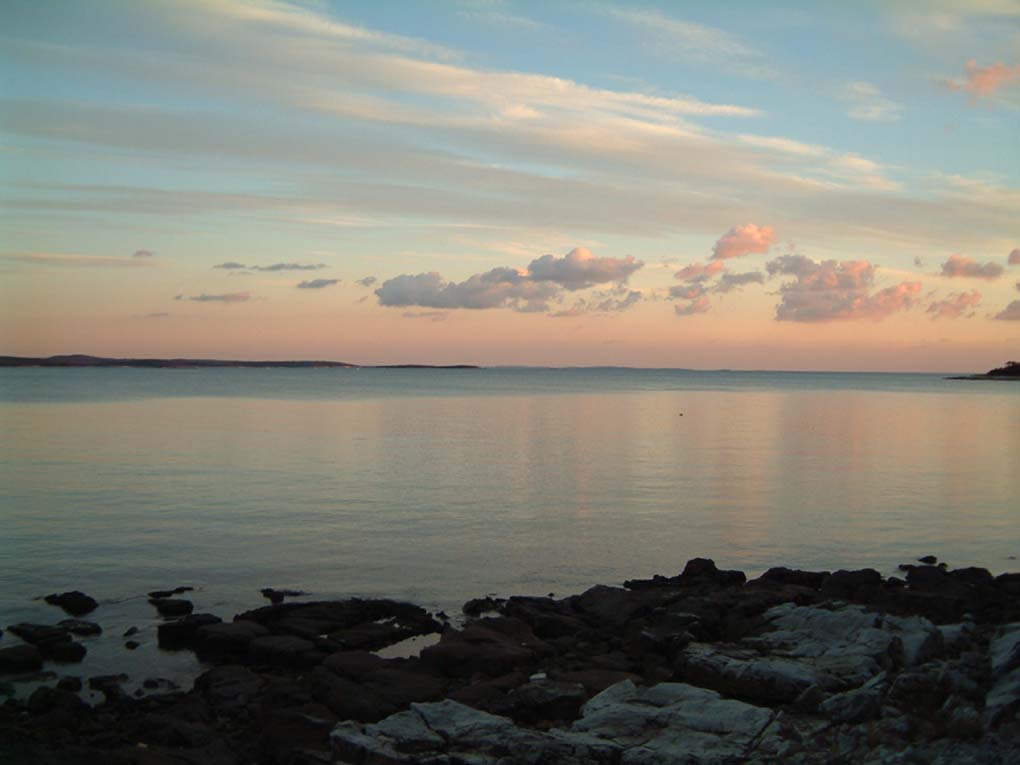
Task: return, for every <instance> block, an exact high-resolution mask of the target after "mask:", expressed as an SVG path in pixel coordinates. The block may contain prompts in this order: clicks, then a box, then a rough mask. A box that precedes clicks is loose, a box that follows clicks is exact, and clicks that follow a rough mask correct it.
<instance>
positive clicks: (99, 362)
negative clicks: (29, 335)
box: [0, 354, 481, 369]
mask: <svg viewBox="0 0 1020 765" xmlns="http://www.w3.org/2000/svg"><path fill="white" fill-rule="evenodd" d="M0 367H72V368H95V367H104V368H109V367H135V368H141V369H210V368H212V369H225V368H242V369H481V367H478V366H475V365H473V364H443V365H440V364H380V365H368V364H349V363H347V362H345V361H232V360H229V359H110V358H103V357H101V356H86V355H81V354H75V355H70V356H48V357H45V358H42V357H40V358H36V357H31V356H0Z"/></svg>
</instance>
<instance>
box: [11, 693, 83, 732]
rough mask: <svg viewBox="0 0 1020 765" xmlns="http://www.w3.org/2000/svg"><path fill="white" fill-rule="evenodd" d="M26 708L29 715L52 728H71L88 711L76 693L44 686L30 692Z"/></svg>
mask: <svg viewBox="0 0 1020 765" xmlns="http://www.w3.org/2000/svg"><path fill="white" fill-rule="evenodd" d="M26 707H27V709H28V713H29V714H30V715H32V716H33V717H36V718H43V719H44V720H45V722H46V725H47V726H49V727H53V728H67V727H71V726H73V725H74V724H75V723H76V722H77V721H78V720H80V719H81V718H82V717H83V715H84V714H85V713H86V712H87V711H88V706H87V705H86V704H85V702H83V701H82V700H81V698H79V696H78V694H77V693H74V692H73V691H69V690H63V689H61V688H47V687H46V686H42V687H40V688H36V689H35V690H34V691H32V695H31V696H29V697H28V703H27V704H26Z"/></svg>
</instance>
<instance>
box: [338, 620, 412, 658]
mask: <svg viewBox="0 0 1020 765" xmlns="http://www.w3.org/2000/svg"><path fill="white" fill-rule="evenodd" d="M417 634H418V629H417V628H416V627H414V626H403V625H401V624H400V623H399V622H383V623H379V622H364V623H362V624H356V625H355V626H353V627H348V628H347V629H343V630H337V631H336V632H331V633H329V639H330V640H331V641H333V643H335V644H336V645H337V646H339V647H340V649H341V650H345V651H359V650H364V651H376V650H378V649H380V648H385V647H386V646H388V645H393V644H394V643H399V642H400V641H401V640H406V639H407V638H410V637H414V636H415V635H417Z"/></svg>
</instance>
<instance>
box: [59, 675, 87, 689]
mask: <svg viewBox="0 0 1020 765" xmlns="http://www.w3.org/2000/svg"><path fill="white" fill-rule="evenodd" d="M57 688H59V689H60V690H62V691H72V692H73V693H77V692H78V691H80V690H81V678H80V677H76V676H74V675H65V676H64V677H62V678H60V680H59V681H58V682H57Z"/></svg>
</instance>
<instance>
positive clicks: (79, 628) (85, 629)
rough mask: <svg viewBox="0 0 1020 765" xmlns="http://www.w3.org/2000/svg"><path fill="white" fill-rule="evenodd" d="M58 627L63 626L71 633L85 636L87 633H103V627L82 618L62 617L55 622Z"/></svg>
mask: <svg viewBox="0 0 1020 765" xmlns="http://www.w3.org/2000/svg"><path fill="white" fill-rule="evenodd" d="M57 626H58V627H63V628H64V629H65V630H67V631H68V632H70V633H71V634H72V635H78V636H80V637H87V636H89V635H101V634H103V628H102V627H100V626H99V625H98V624H96V623H95V622H88V621H85V620H84V619H63V620H62V621H59V622H57Z"/></svg>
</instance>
